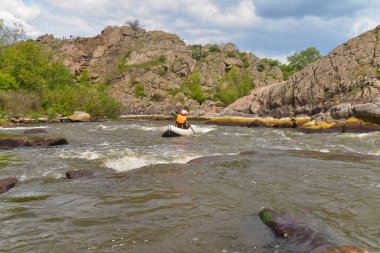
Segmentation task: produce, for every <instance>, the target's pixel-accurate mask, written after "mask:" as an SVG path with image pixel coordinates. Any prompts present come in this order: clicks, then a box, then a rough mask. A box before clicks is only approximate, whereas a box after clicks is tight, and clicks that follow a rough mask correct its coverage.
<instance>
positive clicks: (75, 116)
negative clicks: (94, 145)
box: [69, 111, 91, 122]
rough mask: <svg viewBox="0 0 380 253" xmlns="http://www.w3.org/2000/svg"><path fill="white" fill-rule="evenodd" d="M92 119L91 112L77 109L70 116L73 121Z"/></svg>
mask: <svg viewBox="0 0 380 253" xmlns="http://www.w3.org/2000/svg"><path fill="white" fill-rule="evenodd" d="M90 119H91V116H90V114H88V113H87V112H82V111H75V112H74V114H73V115H70V116H69V120H70V121H72V122H85V121H89V120H90Z"/></svg>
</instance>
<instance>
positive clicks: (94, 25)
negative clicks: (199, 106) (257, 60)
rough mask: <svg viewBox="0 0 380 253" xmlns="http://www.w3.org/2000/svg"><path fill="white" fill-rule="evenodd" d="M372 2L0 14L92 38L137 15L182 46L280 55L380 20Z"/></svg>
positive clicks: (142, 1) (306, 0)
mask: <svg viewBox="0 0 380 253" xmlns="http://www.w3.org/2000/svg"><path fill="white" fill-rule="evenodd" d="M378 13H380V1H379V0H0V19H3V20H4V22H5V24H6V25H7V26H11V25H12V24H13V22H17V23H21V24H22V25H23V27H24V30H25V32H26V34H27V36H28V37H30V38H32V39H35V38H37V37H38V36H40V35H44V34H53V35H54V37H56V38H69V37H70V35H73V36H81V37H93V36H96V35H98V34H100V33H101V31H102V30H103V29H104V28H105V27H107V26H109V25H112V26H121V25H125V23H126V22H127V21H130V20H134V19H137V20H139V21H140V24H141V25H142V27H143V28H144V29H146V30H147V31H154V30H161V31H165V32H169V33H174V34H177V35H178V36H179V37H180V38H182V39H183V40H184V41H185V42H186V43H187V44H214V43H215V44H220V43H229V42H232V43H234V44H235V45H236V47H237V48H238V49H239V50H240V51H245V52H252V53H254V54H255V55H257V56H259V57H261V58H264V57H266V58H272V59H278V60H280V61H282V62H285V61H286V56H288V55H290V54H293V53H295V52H299V51H301V50H304V49H306V48H308V47H315V48H317V49H318V50H319V51H320V52H321V53H322V54H323V55H326V54H327V53H328V52H329V51H331V50H332V49H334V48H335V47H337V46H338V45H340V44H342V43H344V42H345V41H347V40H349V39H351V38H353V37H355V36H357V35H359V34H361V33H363V32H365V31H368V30H370V29H373V28H375V27H376V26H377V25H379V24H380V15H379V14H378Z"/></svg>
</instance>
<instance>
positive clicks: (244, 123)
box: [1, 114, 380, 133]
mask: <svg viewBox="0 0 380 253" xmlns="http://www.w3.org/2000/svg"><path fill="white" fill-rule="evenodd" d="M119 120H128V121H131V120H159V121H161V120H168V121H169V120H174V118H173V116H168V115H159V114H156V115H121V116H120V117H119ZM188 120H189V122H193V121H202V122H205V123H206V124H210V125H219V126H240V127H267V128H295V129H297V130H300V131H302V132H304V133H346V132H347V133H366V132H374V131H380V125H379V124H374V123H370V122H366V121H364V120H362V119H358V118H355V117H351V118H348V119H340V120H335V121H333V120H329V121H323V120H317V119H313V118H312V117H309V116H301V117H286V118H280V119H277V118H272V117H228V116H223V117H219V116H189V117H188ZM104 121H107V119H102V120H98V119H96V120H95V119H91V118H90V117H87V118H85V119H83V120H82V119H78V118H76V119H75V120H73V119H72V118H70V117H64V118H62V119H54V120H48V119H46V118H42V119H29V118H22V119H17V120H10V121H6V122H3V123H2V124H1V127H4V128H12V127H19V126H25V125H26V124H30V123H67V122H104Z"/></svg>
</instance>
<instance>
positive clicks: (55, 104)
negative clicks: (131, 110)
mask: <svg viewBox="0 0 380 253" xmlns="http://www.w3.org/2000/svg"><path fill="white" fill-rule="evenodd" d="M43 102H44V103H43V105H44V108H46V110H47V111H48V112H50V113H51V115H50V116H49V117H52V118H53V117H54V116H53V115H54V113H59V114H62V115H65V116H68V115H71V114H73V113H74V111H78V110H80V111H86V112H88V113H89V114H90V115H91V116H92V117H94V118H102V117H105V116H107V117H110V118H116V117H118V116H119V114H120V111H121V105H120V104H119V103H117V102H116V101H115V100H114V99H113V98H111V97H110V96H109V95H108V94H107V93H106V88H105V87H104V85H98V86H95V85H94V86H83V85H66V86H64V87H60V88H56V89H54V90H49V91H47V92H45V93H44V94H43Z"/></svg>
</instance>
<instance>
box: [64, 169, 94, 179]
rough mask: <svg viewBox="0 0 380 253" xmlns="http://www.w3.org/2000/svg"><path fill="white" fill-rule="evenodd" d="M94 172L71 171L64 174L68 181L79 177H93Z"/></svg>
mask: <svg viewBox="0 0 380 253" xmlns="http://www.w3.org/2000/svg"><path fill="white" fill-rule="evenodd" d="M94 173H95V172H94V171H91V170H72V171H68V172H66V177H67V178H68V179H74V178H79V177H87V176H91V175H93V174H94Z"/></svg>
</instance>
